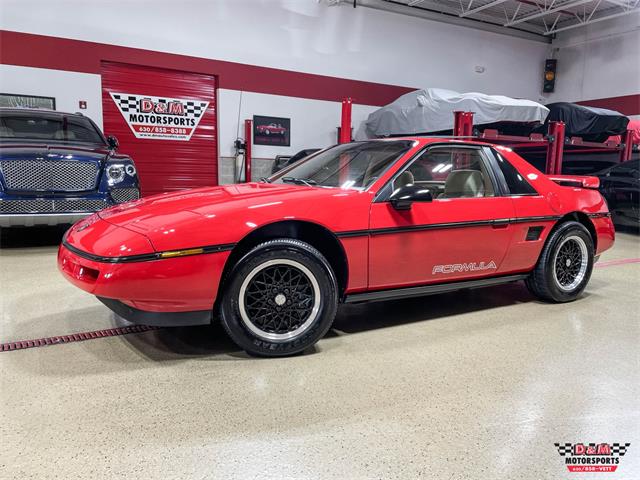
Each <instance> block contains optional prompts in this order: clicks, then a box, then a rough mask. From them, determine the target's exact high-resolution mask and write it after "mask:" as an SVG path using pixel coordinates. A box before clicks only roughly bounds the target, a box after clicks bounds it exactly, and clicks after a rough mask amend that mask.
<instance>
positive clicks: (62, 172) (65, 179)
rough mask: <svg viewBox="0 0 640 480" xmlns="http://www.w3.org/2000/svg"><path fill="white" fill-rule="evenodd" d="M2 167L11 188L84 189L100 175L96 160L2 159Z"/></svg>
mask: <svg viewBox="0 0 640 480" xmlns="http://www.w3.org/2000/svg"><path fill="white" fill-rule="evenodd" d="M0 170H2V175H3V176H4V183H5V185H6V186H7V189H8V190H28V191H60V192H81V191H85V190H93V189H94V188H95V187H96V181H97V179H98V164H97V163H95V162H78V161H58V160H52V161H44V160H3V161H1V162H0Z"/></svg>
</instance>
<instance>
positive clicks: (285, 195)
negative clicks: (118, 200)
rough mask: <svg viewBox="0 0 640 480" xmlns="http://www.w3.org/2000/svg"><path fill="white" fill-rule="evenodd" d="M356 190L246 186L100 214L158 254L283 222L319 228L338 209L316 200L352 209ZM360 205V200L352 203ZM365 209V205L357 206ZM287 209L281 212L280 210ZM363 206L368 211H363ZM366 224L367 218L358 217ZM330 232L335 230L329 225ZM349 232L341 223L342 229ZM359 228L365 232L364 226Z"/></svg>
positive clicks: (168, 196) (161, 198)
mask: <svg viewBox="0 0 640 480" xmlns="http://www.w3.org/2000/svg"><path fill="white" fill-rule="evenodd" d="M363 196H367V197H368V196H369V194H367V193H366V192H359V191H357V190H341V189H335V188H319V187H316V188H314V187H306V186H299V185H285V184H267V183H247V184H239V185H226V186H221V187H210V188H199V189H195V190H188V191H180V192H174V193H165V194H160V195H154V196H151V197H147V198H144V199H141V200H138V201H134V202H130V203H127V204H124V205H122V206H116V207H113V208H109V209H107V210H103V211H101V212H100V213H99V216H100V217H101V218H102V219H103V220H105V221H106V222H108V223H110V224H112V225H115V226H119V227H123V228H126V229H127V230H130V231H132V232H136V233H139V234H142V235H144V236H145V237H147V238H148V239H149V241H150V242H151V244H152V245H153V247H154V248H155V249H156V250H157V251H165V250H172V249H181V248H189V247H198V246H205V245H215V244H226V243H235V242H237V241H239V240H240V239H241V238H242V237H243V236H244V235H245V234H246V233H248V232H249V231H250V230H252V229H254V228H256V227H258V226H261V225H264V224H266V223H271V222H273V221H278V220H283V219H301V220H307V221H314V222H316V223H320V224H324V223H327V222H329V221H331V220H333V223H338V224H339V223H340V221H339V219H331V218H330V217H335V214H333V215H330V212H331V211H332V212H336V211H339V210H337V209H336V207H335V206H332V207H329V206H328V205H327V209H326V211H325V209H319V208H318V205H319V203H318V202H323V203H324V202H327V203H334V202H339V203H343V204H344V205H345V207H343V208H346V206H347V205H353V203H352V202H350V201H349V198H351V197H363ZM356 203H359V202H356ZM365 204H366V205H368V201H366V202H362V205H365ZM283 207H286V208H283ZM367 208H368V207H367ZM362 218H363V220H366V218H367V215H366V214H364V215H362ZM334 228H338V229H340V226H339V225H338V226H337V227H336V226H335V225H334ZM349 228H354V227H353V226H351V225H345V227H344V229H349ZM362 228H366V225H363V226H362Z"/></svg>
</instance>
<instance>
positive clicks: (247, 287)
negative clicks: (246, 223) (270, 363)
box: [220, 238, 338, 357]
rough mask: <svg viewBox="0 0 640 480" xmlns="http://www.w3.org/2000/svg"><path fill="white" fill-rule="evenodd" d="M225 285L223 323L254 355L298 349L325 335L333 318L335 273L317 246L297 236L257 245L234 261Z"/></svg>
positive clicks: (297, 350) (238, 342)
mask: <svg viewBox="0 0 640 480" xmlns="http://www.w3.org/2000/svg"><path fill="white" fill-rule="evenodd" d="M296 281H297V284H296ZM225 283H226V285H225V289H224V293H223V297H222V301H221V303H220V313H221V320H222V325H223V326H224V328H225V330H226V331H227V333H228V334H229V336H230V337H231V339H232V340H233V341H234V342H235V343H236V344H237V345H238V346H239V347H240V348H242V349H243V350H245V351H246V352H248V353H250V354H252V355H257V356H264V357H281V356H286V355H293V354H296V353H299V352H302V351H303V350H305V349H307V348H309V347H310V346H312V345H314V344H315V343H316V342H317V341H318V340H319V339H320V338H322V337H323V336H324V335H325V334H326V333H327V331H328V330H329V328H330V327H331V324H332V323H333V319H334V318H335V316H336V310H337V307H338V285H337V281H336V277H335V274H334V272H333V270H332V269H331V266H330V265H329V263H328V262H327V260H326V259H325V258H324V256H323V255H322V254H321V253H320V252H319V251H318V250H316V249H315V248H313V247H312V246H311V245H309V244H307V243H304V242H301V241H299V240H294V239H286V238H283V239H277V240H270V241H268V242H264V243H262V244H260V245H258V246H257V247H255V248H253V249H252V250H251V251H250V252H249V253H247V254H246V255H245V256H244V257H242V259H240V261H238V263H237V264H236V265H235V267H234V268H233V270H232V271H231V274H230V276H229V277H228V281H226V282H225ZM265 290H267V292H265ZM279 302H282V303H279Z"/></svg>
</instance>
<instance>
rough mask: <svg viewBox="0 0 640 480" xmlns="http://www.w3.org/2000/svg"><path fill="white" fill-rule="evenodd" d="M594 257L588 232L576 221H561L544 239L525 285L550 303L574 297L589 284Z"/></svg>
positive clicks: (566, 300) (567, 300)
mask: <svg viewBox="0 0 640 480" xmlns="http://www.w3.org/2000/svg"><path fill="white" fill-rule="evenodd" d="M593 258H594V248H593V240H592V238H591V234H590V233H589V231H588V230H587V229H586V228H585V227H584V226H583V225H582V224H580V223H578V222H566V223H563V224H561V225H560V226H559V227H558V228H557V229H556V230H554V231H553V232H552V233H551V235H550V236H549V238H548V239H547V243H546V244H545V246H544V248H543V250H542V254H541V255H540V259H539V260H538V264H537V265H536V267H535V269H534V270H533V272H531V275H530V276H529V278H527V280H526V284H527V287H528V288H529V290H530V291H531V292H532V293H533V294H534V295H536V296H537V297H539V298H541V299H543V300H546V301H549V302H570V301H572V300H575V299H576V298H577V297H578V296H579V295H580V294H581V293H582V291H583V290H584V289H585V287H586V286H587V283H589V279H590V278H591V271H592V270H593Z"/></svg>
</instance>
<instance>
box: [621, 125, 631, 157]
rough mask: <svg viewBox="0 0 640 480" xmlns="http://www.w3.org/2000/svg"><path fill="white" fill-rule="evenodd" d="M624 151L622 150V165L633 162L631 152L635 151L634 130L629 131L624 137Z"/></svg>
mask: <svg viewBox="0 0 640 480" xmlns="http://www.w3.org/2000/svg"><path fill="white" fill-rule="evenodd" d="M622 145H623V147H622V150H620V163H622V162H628V161H629V160H631V152H632V151H633V130H627V131H626V132H625V133H624V134H623V135H622Z"/></svg>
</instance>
